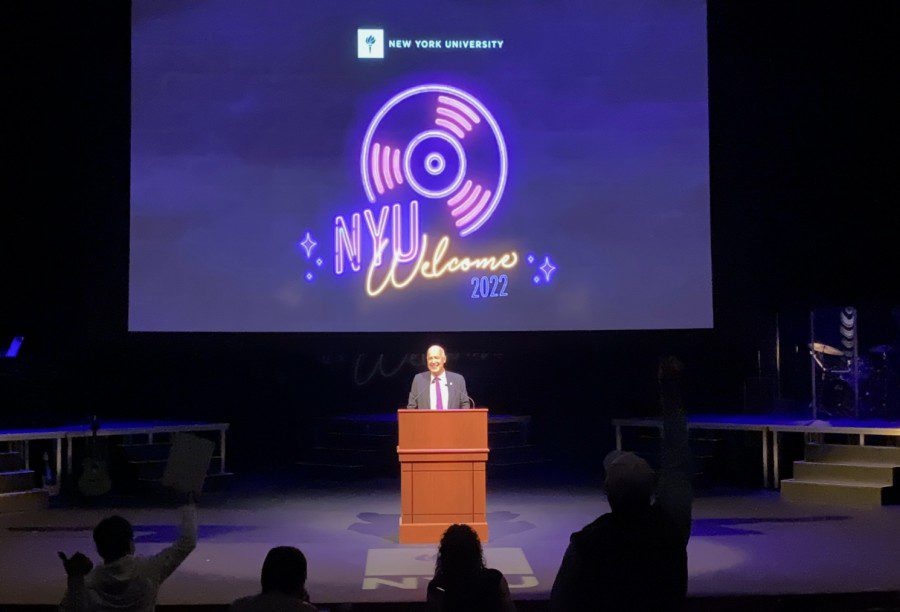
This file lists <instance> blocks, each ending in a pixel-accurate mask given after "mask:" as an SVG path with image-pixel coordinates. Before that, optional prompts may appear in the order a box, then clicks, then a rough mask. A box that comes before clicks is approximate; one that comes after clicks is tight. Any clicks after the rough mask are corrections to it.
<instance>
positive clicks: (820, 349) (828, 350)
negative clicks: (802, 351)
mask: <svg viewBox="0 0 900 612" xmlns="http://www.w3.org/2000/svg"><path fill="white" fill-rule="evenodd" d="M809 348H811V349H812V350H813V351H814V352H816V353H822V354H824V355H833V356H835V357H840V356H842V355H843V354H844V351H842V350H841V349H836V348H834V347H833V346H830V345H828V344H825V343H823V342H813V343H812V344H810V345H809Z"/></svg>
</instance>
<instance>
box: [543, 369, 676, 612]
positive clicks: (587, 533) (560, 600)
mask: <svg viewBox="0 0 900 612" xmlns="http://www.w3.org/2000/svg"><path fill="white" fill-rule="evenodd" d="M681 371H682V365H681V363H680V362H679V361H678V360H677V359H675V358H673V357H669V358H667V359H664V360H663V361H662V362H661V363H660V368H659V383H660V400H661V404H662V414H663V438H662V456H661V462H660V473H659V477H658V481H657V478H656V474H655V473H654V472H653V469H652V468H651V467H650V466H649V465H648V464H647V462H646V461H644V460H643V459H641V458H640V457H638V456H637V455H635V454H634V453H627V452H619V451H613V452H612V453H610V454H609V455H607V457H606V459H605V460H604V462H603V464H604V468H605V469H606V489H607V495H608V499H609V505H610V508H611V509H612V511H611V512H609V513H607V514H604V515H602V516H601V517H599V518H598V519H597V520H595V521H594V522H592V523H591V524H589V525H587V526H586V527H585V528H584V529H582V530H581V531H579V532H577V533H573V534H572V537H571V540H570V543H569V547H568V549H567V550H566V553H565V556H564V557H563V561H562V565H561V567H560V568H559V573H558V574H557V576H556V580H555V582H554V583H553V589H552V591H551V597H550V603H551V609H552V610H553V611H554V612H579V611H581V610H615V611H617V612H620V611H624V610H642V611H643V610H677V609H679V608H680V607H681V606H682V605H683V603H684V599H685V595H686V593H687V550H686V549H687V542H688V538H689V537H690V529H691V500H692V490H691V484H690V477H689V464H690V452H689V449H688V436H687V422H686V417H685V414H684V408H683V406H682V402H681V393H680V375H681ZM654 488H655V490H656V499H655V501H652V502H651V499H652V497H653V492H654Z"/></svg>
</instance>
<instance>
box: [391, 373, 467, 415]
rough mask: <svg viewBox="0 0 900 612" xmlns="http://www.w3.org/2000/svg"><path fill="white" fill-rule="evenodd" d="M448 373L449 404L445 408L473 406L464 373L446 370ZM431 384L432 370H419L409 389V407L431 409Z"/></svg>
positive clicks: (407, 405)
mask: <svg viewBox="0 0 900 612" xmlns="http://www.w3.org/2000/svg"><path fill="white" fill-rule="evenodd" d="M444 373H445V374H446V375H447V405H446V406H444V408H447V409H448V410H450V409H456V408H471V407H472V406H471V400H470V399H469V394H468V392H467V391H466V379H465V378H463V377H462V374H457V373H456V372H448V371H446V370H445V371H444ZM429 385H431V372H427V371H426V372H419V373H418V374H416V375H415V377H414V378H413V381H412V387H411V388H410V390H409V401H408V402H407V403H406V407H407V408H416V409H419V410H431V393H430V390H429Z"/></svg>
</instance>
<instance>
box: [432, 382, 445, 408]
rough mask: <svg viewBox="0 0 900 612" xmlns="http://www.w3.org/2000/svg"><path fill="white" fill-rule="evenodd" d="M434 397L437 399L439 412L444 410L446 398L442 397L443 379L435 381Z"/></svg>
mask: <svg viewBox="0 0 900 612" xmlns="http://www.w3.org/2000/svg"><path fill="white" fill-rule="evenodd" d="M434 395H435V397H436V398H437V400H436V404H437V409H438V410H443V409H444V398H442V397H441V379H440V378H435V379H434Z"/></svg>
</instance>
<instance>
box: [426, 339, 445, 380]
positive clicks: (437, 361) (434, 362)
mask: <svg viewBox="0 0 900 612" xmlns="http://www.w3.org/2000/svg"><path fill="white" fill-rule="evenodd" d="M425 359H426V360H427V361H428V371H429V372H431V374H432V375H433V376H440V375H441V374H443V373H444V364H445V363H447V356H446V355H445V354H444V349H442V348H441V347H439V346H432V347H431V348H430V349H428V352H427V353H426V354H425Z"/></svg>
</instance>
